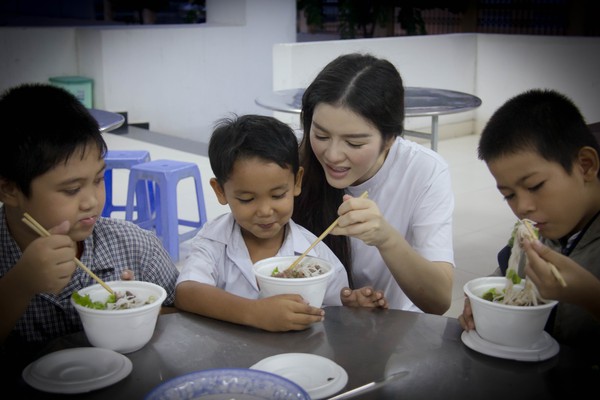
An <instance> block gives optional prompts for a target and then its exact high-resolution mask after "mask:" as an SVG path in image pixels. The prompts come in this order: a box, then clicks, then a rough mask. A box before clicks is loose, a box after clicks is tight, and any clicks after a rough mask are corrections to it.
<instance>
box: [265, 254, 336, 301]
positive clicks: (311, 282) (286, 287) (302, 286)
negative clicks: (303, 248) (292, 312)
mask: <svg viewBox="0 0 600 400" xmlns="http://www.w3.org/2000/svg"><path fill="white" fill-rule="evenodd" d="M297 258H298V256H288V257H270V258H265V259H264V260H261V261H259V262H257V263H256V264H254V275H255V276H256V280H257V281H258V286H259V288H260V297H261V298H264V297H271V296H274V295H277V294H299V295H301V296H302V298H303V299H304V300H306V301H307V302H308V303H309V304H310V305H311V306H313V307H321V305H322V304H323V298H324V297H325V292H326V291H327V284H328V282H329V278H330V277H331V275H332V274H333V267H332V266H331V264H330V263H329V262H328V261H327V260H324V259H322V258H318V257H312V256H306V257H304V258H303V259H302V261H301V262H300V265H304V264H311V263H318V264H319V265H321V267H322V268H323V269H324V270H325V271H326V272H325V273H323V274H321V275H318V276H312V277H309V278H277V277H274V276H271V273H272V272H273V270H274V269H275V267H277V268H279V271H283V270H284V269H286V268H287V267H289V266H290V265H292V263H293V262H294V261H295V260H296V259H297Z"/></svg>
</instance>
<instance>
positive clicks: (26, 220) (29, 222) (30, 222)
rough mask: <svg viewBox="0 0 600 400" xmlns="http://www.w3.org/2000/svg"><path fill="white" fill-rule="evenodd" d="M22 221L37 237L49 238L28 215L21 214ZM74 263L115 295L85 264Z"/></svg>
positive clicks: (43, 229)
mask: <svg viewBox="0 0 600 400" xmlns="http://www.w3.org/2000/svg"><path fill="white" fill-rule="evenodd" d="M22 221H23V222H24V223H25V224H26V225H27V226H29V227H30V228H31V229H32V230H33V231H34V232H36V233H37V234H38V235H40V236H42V237H48V236H50V232H48V231H47V230H46V229H45V228H44V227H43V226H42V225H40V224H39V223H38V222H37V221H36V220H35V219H34V218H33V217H32V216H31V215H29V214H28V213H25V214H23V218H22ZM74 261H75V264H77V265H78V266H79V267H80V268H81V269H82V270H84V271H85V272H87V274H88V275H90V276H91V277H92V278H94V279H95V280H96V282H98V283H99V284H100V285H102V287H103V288H104V289H106V290H108V292H109V293H110V294H114V293H115V292H114V291H113V290H112V289H111V288H110V287H109V286H108V285H107V284H106V283H105V282H104V281H103V280H102V279H100V278H99V277H98V276H97V275H96V274H94V273H93V272H92V271H91V270H90V269H89V268H88V267H86V266H85V264H83V263H82V262H81V261H79V259H78V258H77V257H75V258H74Z"/></svg>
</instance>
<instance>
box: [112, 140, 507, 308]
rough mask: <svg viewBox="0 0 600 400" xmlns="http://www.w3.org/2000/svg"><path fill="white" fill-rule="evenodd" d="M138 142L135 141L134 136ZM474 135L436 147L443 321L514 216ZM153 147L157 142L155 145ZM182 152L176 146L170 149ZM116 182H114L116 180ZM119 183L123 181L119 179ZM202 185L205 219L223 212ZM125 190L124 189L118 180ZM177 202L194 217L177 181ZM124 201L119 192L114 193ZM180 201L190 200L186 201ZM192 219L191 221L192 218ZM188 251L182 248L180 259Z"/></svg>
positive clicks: (118, 145) (485, 267)
mask: <svg viewBox="0 0 600 400" xmlns="http://www.w3.org/2000/svg"><path fill="white" fill-rule="evenodd" d="M136 137H137V136H136ZM106 140H107V143H108V146H109V149H113V150H127V149H132V150H133V149H146V150H148V151H150V154H151V157H152V159H153V160H156V159H160V158H167V159H179V160H183V161H191V162H196V163H197V164H198V165H199V166H200V170H201V171H206V170H208V171H210V165H209V163H208V158H207V157H205V156H202V155H198V152H195V153H190V152H186V151H182V150H177V149H173V148H171V146H170V145H169V143H168V140H167V141H166V142H165V141H162V143H161V145H159V144H154V143H148V142H146V141H140V140H137V139H132V138H131V136H130V135H114V134H106ZM477 141H478V136H475V135H473V136H463V137H458V138H453V139H446V140H442V141H440V142H439V153H440V154H441V155H442V156H443V157H444V158H445V159H446V160H447V161H448V163H449V165H450V170H451V174H452V181H453V182H452V185H453V188H454V193H455V200H456V208H455V214H454V249H455V261H456V270H455V274H454V288H453V297H452V298H453V302H452V306H451V307H450V310H449V311H448V312H447V313H446V315H447V316H451V317H457V316H458V315H459V314H460V313H461V311H462V307H463V298H464V297H463V296H464V295H463V291H462V287H463V285H464V284H465V282H467V281H468V280H470V279H472V278H475V277H478V276H483V275H487V274H489V273H491V272H492V271H493V270H494V269H495V268H496V266H497V263H496V254H497V252H498V251H499V250H500V249H501V248H502V247H503V246H504V245H505V243H506V241H507V240H508V237H509V236H510V232H511V230H512V226H513V224H514V221H515V217H514V216H513V214H512V212H511V211H510V209H509V207H508V206H507V205H506V204H505V203H504V201H503V200H502V196H501V195H500V193H499V192H498V191H497V190H496V187H495V182H494V179H493V178H492V176H491V174H490V173H489V171H488V169H487V167H486V166H485V164H484V163H483V162H482V161H480V160H478V159H477ZM154 142H155V143H156V141H154ZM174 147H181V146H174ZM114 179H115V182H116V181H117V180H118V179H119V178H118V177H116V176H115V178H114ZM122 179H124V178H122ZM202 179H203V182H202V185H203V188H204V197H205V201H206V207H207V214H208V218H209V219H210V218H213V217H216V216H217V215H219V214H221V213H223V212H227V211H228V208H227V207H225V206H222V205H220V204H219V203H218V202H217V201H216V198H215V196H214V193H213V191H212V189H211V188H210V186H209V183H208V180H209V179H210V176H208V175H207V174H203V175H202ZM123 184H124V185H125V186H124V187H126V184H125V183H124V181H123ZM181 186H182V188H181V190H182V194H180V195H179V198H180V199H182V202H181V203H180V204H179V207H180V212H181V213H183V214H184V215H183V216H184V217H187V218H189V217H190V216H192V215H193V214H194V210H190V209H189V208H190V207H189V205H192V204H194V203H193V201H191V198H190V196H191V195H192V194H191V191H190V192H186V190H187V189H186V188H185V187H184V186H185V185H183V182H182V185H181ZM115 196H121V198H124V193H120V194H115ZM185 199H190V201H189V202H186V200H185ZM192 217H193V216H192ZM186 251H187V248H186V243H185V242H184V243H182V246H181V252H182V256H184V255H185V252H186Z"/></svg>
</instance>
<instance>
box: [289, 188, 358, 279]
mask: <svg viewBox="0 0 600 400" xmlns="http://www.w3.org/2000/svg"><path fill="white" fill-rule="evenodd" d="M368 194H369V193H368V192H367V191H366V190H365V191H364V192H363V193H362V194H361V195H360V196H359V199H364V198H365V197H367V195H368ZM339 220H340V217H337V218H336V219H335V221H333V223H332V224H331V225H329V227H328V228H327V229H325V231H324V232H323V233H322V234H321V236H319V237H318V238H317V239H316V240H315V241H314V242H313V243H312V244H311V245H310V247H309V248H308V249H306V251H305V252H304V253H302V254H301V255H300V257H298V258H296V261H294V262H293V263H292V265H290V266H289V267H287V268H286V269H285V271H291V270H292V269H294V268H296V266H297V265H298V264H299V263H300V261H302V259H303V258H304V257H306V255H307V254H308V252H309V251H311V250H312V248H313V247H315V246H316V245H317V243H319V242H320V241H321V240H323V238H324V237H325V236H327V235H328V234H329V232H331V231H332V229H333V228H335V226H336V225H337V224H338V221H339Z"/></svg>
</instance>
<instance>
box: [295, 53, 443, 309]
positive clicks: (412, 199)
mask: <svg viewBox="0 0 600 400" xmlns="http://www.w3.org/2000/svg"><path fill="white" fill-rule="evenodd" d="M300 118H301V124H302V128H303V130H304V136H303V138H302V141H301V144H300V150H301V157H302V160H301V162H302V166H303V167H304V169H305V179H304V181H303V186H302V193H301V194H300V196H299V197H297V203H296V207H295V209H294V217H293V219H294V221H296V222H297V223H299V224H300V225H303V226H304V227H306V228H308V229H310V230H311V231H312V232H313V233H314V234H316V235H320V234H321V233H322V232H323V231H324V230H325V229H326V228H327V226H328V225H329V224H331V222H332V221H334V220H335V219H336V218H337V217H338V216H340V220H339V223H338V225H337V227H336V228H335V229H334V230H333V231H332V232H331V234H330V235H329V236H327V237H326V238H325V239H324V241H325V242H326V243H327V244H328V245H329V246H330V247H331V249H332V250H333V251H334V252H335V253H336V255H337V256H338V258H340V260H341V261H342V263H343V264H344V265H345V266H346V269H347V271H348V276H349V280H350V285H351V286H352V287H363V286H373V287H374V288H377V289H380V290H383V292H384V293H385V296H386V298H387V300H388V303H389V307H390V308H395V309H402V310H411V311H423V312H428V313H434V314H443V313H445V312H446V311H447V310H448V308H449V307H450V304H451V298H452V277H453V266H454V265H453V263H454V261H453V258H454V254H453V249H452V213H453V210H454V197H453V194H452V188H451V184H450V173H449V171H448V166H447V164H446V162H445V161H444V160H443V159H442V158H441V157H440V156H439V155H438V154H437V153H435V152H433V151H432V150H429V149H427V148H425V147H424V146H422V145H420V144H417V143H414V142H411V141H408V140H405V139H404V138H403V137H402V132H403V123H404V87H403V84H402V78H401V77H400V74H399V73H398V71H397V70H396V68H395V67H394V66H393V65H392V64H391V63H390V62H389V61H386V60H383V59H378V58H376V57H373V56H371V55H368V54H347V55H342V56H340V57H338V58H336V59H335V60H333V61H332V62H330V63H329V64H328V65H327V66H326V67H325V68H324V69H323V70H322V71H321V72H320V73H319V74H318V75H317V77H316V78H315V80H314V81H313V82H312V83H311V84H310V86H309V87H308V88H307V89H306V91H305V93H304V96H303V98H302V113H301V117H300ZM365 190H367V191H368V198H366V199H359V198H357V197H358V196H359V195H360V194H361V193H362V192H364V191H365ZM347 293H348V295H349V296H350V291H347Z"/></svg>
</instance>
